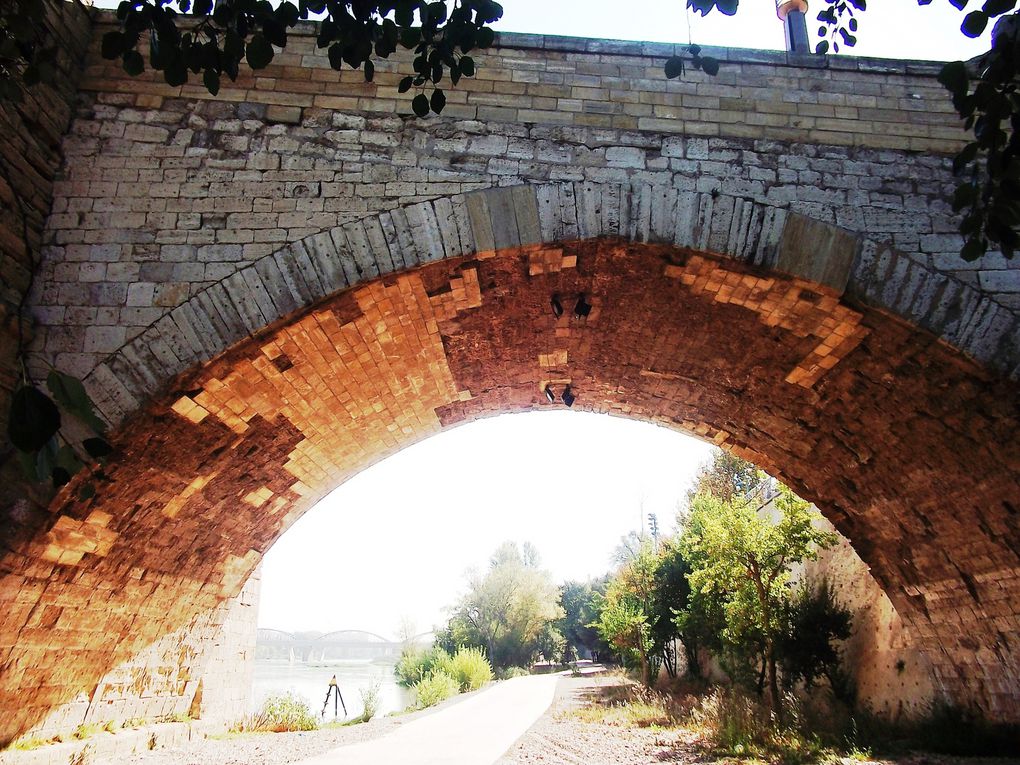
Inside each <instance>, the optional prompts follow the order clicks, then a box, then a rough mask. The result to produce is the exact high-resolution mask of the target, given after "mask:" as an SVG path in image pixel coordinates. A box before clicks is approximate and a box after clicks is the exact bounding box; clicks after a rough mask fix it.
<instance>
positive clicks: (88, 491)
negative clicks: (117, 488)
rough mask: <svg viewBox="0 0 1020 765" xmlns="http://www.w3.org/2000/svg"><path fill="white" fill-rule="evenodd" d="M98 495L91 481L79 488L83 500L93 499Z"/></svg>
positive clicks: (79, 497)
mask: <svg viewBox="0 0 1020 765" xmlns="http://www.w3.org/2000/svg"><path fill="white" fill-rule="evenodd" d="M94 496H96V487H95V486H94V485H92V484H91V483H86V484H82V487H81V489H79V490H78V499H80V500H81V501H82V502H85V501H87V500H90V499H92V498H93V497H94Z"/></svg>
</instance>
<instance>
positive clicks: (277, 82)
mask: <svg viewBox="0 0 1020 765" xmlns="http://www.w3.org/2000/svg"><path fill="white" fill-rule="evenodd" d="M99 31H102V25H100V30H99ZM97 45H98V43H97V42H96V43H94V45H93V50H92V53H91V57H90V59H89V62H90V63H89V65H88V69H87V72H86V77H85V81H84V84H83V93H82V95H81V97H80V99H79V101H78V107H77V113H76V114H77V116H76V118H75V120H74V122H73V125H72V128H71V131H70V133H69V135H68V136H67V137H66V139H65V140H64V143H63V151H64V154H65V162H64V165H63V168H62V170H61V174H60V180H59V181H58V183H57V184H56V186H55V194H54V204H53V214H52V215H51V216H50V218H49V221H48V223H47V227H46V231H45V235H44V242H45V244H44V262H43V265H42V267H41V269H40V270H39V273H38V276H37V279H36V283H35V286H34V290H33V293H32V301H31V307H32V313H33V316H34V317H35V319H36V321H37V323H38V332H37V334H36V336H35V339H34V342H33V346H32V347H33V349H34V352H35V354H36V355H35V366H34V368H36V369H39V370H41V369H42V368H43V367H44V366H45V363H46V362H55V363H56V364H57V365H58V366H60V367H61V368H63V369H65V370H67V371H69V372H72V373H75V374H78V375H81V376H83V377H86V376H88V382H89V385H90V386H91V390H92V392H93V393H94V394H95V396H96V399H97V403H99V405H100V406H101V407H102V409H103V411H104V413H105V414H106V415H107V416H108V418H109V419H110V420H111V421H113V422H125V423H126V426H125V427H124V428H123V429H121V430H119V431H118V432H117V434H116V439H115V440H116V442H117V444H118V448H119V450H120V451H119V453H118V459H117V460H116V461H115V462H116V464H115V465H113V466H112V467H111V474H112V475H113V477H114V479H115V482H114V483H113V484H112V485H111V486H109V487H107V488H106V489H105V491H104V493H103V495H102V496H100V497H99V498H98V499H97V500H95V501H92V502H84V503H83V502H78V501H75V500H74V499H73V498H72V497H73V495H72V494H70V493H68V492H70V491H72V490H73V487H72V488H71V489H68V490H66V491H65V492H63V493H62V494H61V495H60V496H59V497H58V498H57V500H56V501H55V502H54V503H53V505H52V506H51V508H50V509H49V511H47V512H45V513H37V514H34V515H30V514H26V513H24V512H23V511H22V510H20V509H18V507H14V508H11V507H4V513H5V515H4V520H5V522H6V524H5V526H4V528H5V530H6V529H13V530H15V531H16V535H15V536H16V543H15V544H12V545H11V546H10V550H9V552H5V555H4V558H3V560H2V561H0V641H2V642H0V666H2V667H3V672H0V702H2V703H3V705H4V706H5V707H6V708H10V709H11V713H10V714H9V715H8V716H7V717H6V718H5V719H4V720H3V721H2V724H0V741H3V740H5V739H7V738H10V737H11V736H13V735H17V734H18V733H21V732H23V731H25V730H28V729H30V728H33V727H38V726H39V725H42V726H44V727H47V728H48V727H52V726H53V725H56V722H55V721H53V720H52V719H51V718H55V717H60V716H61V715H67V717H66V719H67V720H70V719H73V718H74V716H75V715H79V714H84V713H86V712H87V710H88V709H89V703H88V702H89V701H90V700H91V699H92V697H93V696H94V695H95V694H96V693H97V691H95V690H94V689H97V688H99V687H103V688H107V687H108V686H118V687H119V688H121V689H128V688H130V686H131V684H132V683H133V682H134V681H135V680H138V682H139V686H138V689H137V690H138V691H139V692H141V691H145V690H146V689H149V688H155V689H156V691H155V692H154V694H153V699H154V700H153V701H152V704H153V706H154V708H155V706H159V705H163V706H165V708H166V709H168V710H170V709H173V710H178V709H183V708H185V707H187V708H189V709H190V708H191V706H192V702H193V700H194V697H195V694H197V692H198V678H199V676H200V674H201V672H202V671H204V670H205V668H206V666H207V665H208V661H207V660H206V659H204V658H203V657H208V656H210V655H213V654H210V653H209V652H208V647H209V646H212V645H213V644H214V643H215V640H216V637H215V636H216V634H217V631H218V625H219V624H220V623H222V621H223V616H222V614H223V613H224V612H225V611H224V609H225V608H226V607H225V606H224V603H225V601H227V600H229V599H230V598H232V597H234V596H236V595H237V594H238V592H239V591H240V590H241V588H242V586H243V584H244V582H245V581H246V579H247V578H248V576H249V574H250V573H251V572H252V571H253V570H254V569H255V568H256V566H257V564H258V562H259V560H260V558H261V555H262V553H263V552H264V551H265V550H266V549H267V548H268V546H269V545H270V544H271V543H272V541H273V540H274V539H276V538H277V537H278V536H279V534H281V533H282V532H283V531H284V530H285V529H286V528H287V527H288V526H289V525H290V523H292V522H293V520H294V519H295V518H297V517H298V516H299V515H300V514H301V513H302V512H304V511H305V510H306V509H307V508H308V507H309V506H311V504H313V503H314V501H315V500H316V499H317V498H318V497H320V496H322V495H323V494H324V493H326V492H327V491H329V490H330V489H331V488H333V487H334V486H336V485H337V484H338V483H339V482H341V481H343V480H345V479H346V478H347V477H349V476H351V475H353V474H354V473H356V472H357V471H358V470H360V469H362V468H363V467H364V466H366V465H368V464H371V463H372V462H374V461H376V460H378V459H381V458H384V457H385V456H387V455H388V454H391V453H393V452H394V451H396V450H398V449H399V448H402V446H404V445H406V444H408V443H412V442H414V441H415V440H417V439H420V438H423V437H426V436H427V435H429V434H431V433H434V432H437V430H439V429H441V428H443V427H448V426H452V425H455V424H457V423H459V422H462V421H465V420H469V419H473V418H475V417H480V416H486V415H488V414H493V413H497V412H505V411H519V410H524V409H530V408H537V407H541V406H546V405H548V402H547V400H546V399H545V396H544V394H543V392H542V391H543V388H544V386H545V385H546V384H553V385H557V386H561V385H565V384H567V383H571V384H573V385H574V386H575V390H576V391H577V392H578V393H580V394H581V395H580V396H579V403H578V404H577V407H578V408H584V409H589V410H592V411H601V412H612V413H616V414H622V415H625V416H631V417H636V418H640V419H645V420H648V421H652V422H659V423H662V424H665V425H668V426H670V427H675V428H678V429H681V430H685V431H687V432H693V433H696V434H699V435H701V436H702V437H704V438H707V439H710V440H714V441H715V442H717V443H722V444H725V445H726V446H727V448H731V449H733V450H734V451H736V452H737V453H740V454H742V455H745V456H747V457H748V458H750V459H753V460H754V461H756V462H758V463H759V464H760V465H762V467H764V468H766V469H768V470H770V472H773V473H775V474H776V475H779V476H781V477H782V478H783V479H784V481H785V482H787V483H789V484H790V485H792V486H794V487H795V488H797V490H798V491H799V492H800V493H802V494H803V495H804V496H808V497H810V498H812V499H814V500H816V501H817V502H818V504H819V506H820V507H822V508H823V510H824V511H825V512H826V514H827V516H828V517H829V518H831V519H832V520H833V521H834V523H835V524H836V525H837V526H838V527H839V528H840V529H841V531H843V532H844V533H846V534H847V536H848V537H850V538H851V539H853V540H854V544H855V546H857V548H858V550H859V551H861V554H862V557H863V558H864V559H865V560H867V561H868V563H869V564H870V565H872V566H873V568H874V570H875V572H876V577H877V578H878V580H879V581H880V583H881V584H882V586H883V587H884V588H885V589H886V591H887V592H889V593H890V597H892V598H893V602H894V603H895V605H896V607H897V609H899V610H900V612H901V613H902V614H903V615H904V618H905V619H906V620H907V621H908V623H909V625H910V628H911V629H912V630H913V631H914V632H915V633H916V634H917V636H918V639H919V640H921V641H923V642H924V643H925V645H930V646H933V653H934V658H933V662H934V664H935V667H936V670H937V672H938V673H939V677H940V678H941V682H942V683H943V684H944V685H945V687H946V688H949V689H951V691H952V693H953V694H955V695H956V696H957V697H959V698H960V699H962V700H963V701H964V702H966V703H971V704H974V705H976V706H977V707H978V708H980V709H982V710H983V711H985V712H986V713H988V714H989V715H990V716H991V717H993V718H995V719H999V720H1004V721H1010V720H1014V721H1015V720H1016V719H1020V702H1018V698H1020V679H1018V678H1017V677H1016V676H1015V666H1016V664H1015V662H1014V661H1013V657H1014V656H1015V655H1017V652H1018V651H1020V647H1018V646H1020V642H1018V641H1020V638H1018V635H1020V626H1018V621H1017V620H1018V618H1020V617H1018V614H1020V606H1018V605H1017V604H1018V603H1020V595H1018V594H1017V593H1020V588H1018V587H1017V582H1018V581H1020V565H1018V563H1017V553H1016V550H1018V549H1020V542H1018V541H1017V540H1018V537H1017V534H1018V532H1017V527H1016V521H1015V520H1014V516H1015V515H1016V508H1015V500H1014V499H1013V497H1015V495H1016V491H1017V487H1018V486H1020V484H1018V483H1017V475H1020V464H1018V463H1017V461H1016V454H1017V451H1016V450H1015V449H1014V448H1012V445H1013V444H1015V442H1016V433H1017V427H1018V426H1017V422H1018V418H1020V415H1018V411H1017V401H1018V399H1017V397H1016V393H1015V385H1014V384H1013V383H1011V382H1009V381H1008V380H1005V379H1001V378H1005V377H1009V376H1013V377H1014V378H1015V377H1016V376H1018V375H1020V363H1018V361H1017V360H1016V359H1017V354H1018V353H1020V348H1018V347H1017V339H1018V337H1017V334H1018V333H1015V332H1014V331H1013V329H1014V328H1015V327H1016V326H1017V325H1016V322H1017V317H1016V311H1017V308H1018V306H1017V300H1016V295H1017V292H1018V290H1017V289H1016V287H1015V285H1016V283H1017V279H1016V276H1015V275H1016V274H1018V273H1020V271H1017V270H1016V269H1015V268H1013V266H1014V264H1013V263H1007V262H1005V261H1002V260H1001V259H996V258H995V257H989V258H987V259H986V260H985V261H984V262H983V263H982V264H980V268H979V269H978V270H974V269H959V270H958V269H957V265H959V261H957V260H955V256H954V255H953V253H954V252H955V247H956V246H957V245H958V242H957V241H956V239H955V236H954V235H953V233H952V232H953V231H954V229H955V221H954V220H953V219H952V216H951V215H950V213H949V210H948V208H947V205H946V202H945V199H946V198H947V196H948V192H949V190H950V188H951V186H952V180H951V178H950V176H949V160H948V154H949V153H951V152H952V151H953V150H954V149H955V148H957V147H958V146H959V145H960V143H961V134H960V132H959V130H958V128H957V125H956V122H957V121H956V118H955V116H954V115H953V114H952V112H951V108H950V107H949V104H948V101H947V100H946V99H945V96H944V94H943V92H942V88H941V86H939V85H938V84H937V83H936V82H935V80H934V71H935V70H934V68H933V67H931V66H930V65H923V64H922V65H913V64H905V63H897V62H880V63H879V62H872V61H866V60H856V59H843V60H840V59H816V58H809V59H792V58H789V57H787V56H785V55H775V54H759V53H755V52H751V51H738V52H727V51H722V52H719V55H720V57H721V58H723V59H725V68H724V70H723V71H722V72H721V73H720V75H719V77H718V78H714V79H709V78H706V77H705V76H704V75H701V74H699V73H691V74H690V75H688V77H687V78H685V79H684V80H683V81H682V82H676V81H673V82H668V81H666V80H665V79H664V78H663V77H662V76H661V61H662V57H664V56H665V55H666V54H667V53H668V52H670V50H671V48H670V46H642V45H631V44H616V43H607V42H604V41H577V40H560V39H554V38H542V37H527V36H525V37H517V36H505V37H504V38H503V39H502V44H501V47H498V48H497V49H495V50H494V51H493V52H492V53H491V54H488V55H486V56H484V57H479V65H480V72H479V77H478V78H477V79H475V80H472V81H470V82H465V83H464V84H463V86H462V87H461V88H458V89H456V90H454V91H451V93H450V96H451V99H450V100H451V104H450V106H449V107H448V111H447V113H446V115H445V116H443V117H441V118H432V119H428V120H416V119H413V118H410V117H408V116H405V115H402V114H401V110H403V109H405V108H406V104H405V102H404V101H402V100H398V99H397V96H396V93H395V83H396V80H397V77H398V74H397V73H395V72H394V71H393V67H392V66H391V65H387V66H384V67H380V72H379V74H378V78H377V79H378V81H377V82H376V83H374V84H370V85H366V84H365V83H363V82H360V78H361V75H358V74H355V75H353V76H352V75H351V74H350V73H346V74H344V75H343V76H341V75H338V74H337V73H335V72H333V71H332V70H330V69H328V67H327V66H326V61H325V57H324V56H323V55H322V53H321V52H317V51H315V50H314V42H313V39H312V37H311V36H310V35H309V34H307V33H299V34H296V35H294V37H293V40H292V45H291V46H290V47H289V48H288V51H287V52H286V53H285V54H281V55H279V56H278V57H277V59H276V61H275V62H274V64H273V67H272V68H270V69H268V70H266V71H264V72H262V73H260V75H259V76H258V77H254V76H252V75H250V74H245V75H244V76H243V78H242V79H241V80H239V83H238V84H237V87H232V88H224V90H223V91H221V93H220V96H219V100H215V101H214V100H211V99H209V98H208V96H207V94H204V93H203V91H202V90H201V89H200V88H196V87H194V86H188V87H185V88H180V89H170V88H167V87H166V86H164V85H162V84H159V83H158V82H156V81H154V80H153V79H152V78H145V77H143V78H139V79H131V78H128V77H126V75H124V74H123V73H122V72H120V70H119V69H118V68H117V67H116V65H114V64H111V63H110V62H105V61H102V60H101V59H100V58H99V57H98V55H97V53H96V47H97ZM494 186H506V187H510V186H514V187H515V188H513V189H510V188H506V189H492V188H491V187H494ZM481 189H487V191H484V192H483V191H478V190H481ZM461 192H472V193H469V194H467V195H461ZM380 211H386V212H385V213H384V214H381V215H380V214H378V213H379V212H380ZM828 224H833V225H828ZM835 226H840V227H841V228H839V229H837V228H835ZM863 234H866V236H862V235H863ZM649 242H655V244H648V243H649ZM886 245H892V246H893V247H895V248H896V249H897V250H898V252H894V251H893V250H891V249H889V247H887V246H886ZM436 261H438V262H436ZM1017 265H1020V264H1017ZM944 266H949V270H948V271H946V270H943V271H941V272H940V271H939V267H944ZM988 274H997V276H995V277H994V278H991V277H989V276H988ZM844 290H845V293H844ZM556 291H560V292H562V294H576V293H578V292H585V293H587V294H589V295H590V296H591V298H592V300H593V301H594V310H593V311H592V314H591V315H590V316H589V317H588V318H587V319H586V320H584V321H581V322H575V323H573V324H572V323H571V322H572V321H573V320H572V319H571V317H570V316H566V315H565V316H564V317H562V321H561V322H559V323H557V322H554V321H553V319H552V318H550V317H551V314H550V312H549V296H550V294H552V293H553V292H556ZM894 315H900V316H907V317H917V318H916V321H913V320H911V321H909V322H903V321H900V320H898V319H896V318H894ZM929 320H930V321H929ZM919 327H921V328H919ZM924 327H929V328H932V331H937V332H939V333H940V336H941V337H943V338H944V339H945V340H946V341H947V343H948V344H945V343H940V342H938V341H937V340H936V339H935V338H933V337H932V336H931V335H930V334H928V333H927V332H925V331H924V330H923V328H924ZM964 341H966V342H964ZM961 347H965V348H966V349H967V352H968V353H970V354H971V355H972V356H974V357H975V358H978V359H980V360H981V362H982V364H984V365H985V366H980V365H976V364H974V363H972V362H971V361H969V360H968V359H967V358H966V357H965V356H964V355H962V354H961V353H959V352H958V351H956V350H954V348H961ZM224 351H226V354H225V355H223V354H224ZM1003 359H1006V360H1007V361H1008V363H1006V362H1004V361H1003ZM207 362H211V363H207ZM997 363H998V364H999V366H996V364H997ZM720 370H724V371H723V372H722V373H720ZM989 370H992V371H989ZM317 397H322V398H321V399H320V398H317ZM947 497H952V498H953V501H954V502H955V503H956V505H955V506H958V507H965V508H966V511H965V512H956V513H947V512H946V511H945V508H946V506H947ZM960 624H966V625H967V626H968V629H967V630H964V631H961V629H960ZM52 646H59V647H60V649H61V651H62V652H63V654H64V656H63V659H62V660H63V662H64V664H59V665H58V663H57V660H56V658H55V655H54V652H53V651H52ZM210 661H211V660H210ZM125 668H126V669H125ZM111 678H113V679H112V680H111ZM189 684H190V685H189ZM102 693H103V694H107V691H103V692H102ZM82 694H84V701H85V704H84V706H83V705H82V701H83V697H82ZM202 696H203V699H204V698H205V696H206V688H205V686H203V691H202ZM108 698H110V699H111V708H112V707H113V706H117V705H118V704H119V705H120V707H119V711H118V714H124V715H128V714H129V713H130V710H129V707H130V706H131V704H133V703H135V701H134V700H135V699H137V698H145V697H144V695H142V694H141V693H137V694H134V695H132V694H130V693H127V692H124V693H121V691H120V690H117V688H114V689H113V690H110V691H109V695H108ZM189 698H190V699H191V701H190V702H189V701H188V699H189ZM139 703H140V702H139ZM209 703H210V704H212V705H213V706H214V707H215V706H218V705H216V704H214V702H209ZM200 706H201V704H200ZM210 708H212V707H210ZM69 710H70V711H69ZM62 719H63V718H62ZM61 724H63V723H61Z"/></svg>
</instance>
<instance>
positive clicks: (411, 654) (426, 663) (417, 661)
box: [393, 646, 453, 688]
mask: <svg viewBox="0 0 1020 765" xmlns="http://www.w3.org/2000/svg"><path fill="white" fill-rule="evenodd" d="M452 661H453V659H452V657H451V656H450V654H448V653H447V652H446V651H444V650H443V649H442V648H440V647H439V646H433V647H432V648H430V649H428V650H425V649H422V648H410V649H407V650H405V651H404V652H403V653H401V654H400V659H398V660H397V664H396V666H395V667H394V668H393V673H394V674H395V675H396V676H397V683H399V684H400V685H402V686H404V687H405V688H410V687H412V686H413V685H414V684H415V683H417V682H419V681H421V680H422V679H423V678H424V677H425V676H426V675H428V674H430V673H432V672H445V673H446V674H448V675H452V674H453V672H452V669H451V662H452Z"/></svg>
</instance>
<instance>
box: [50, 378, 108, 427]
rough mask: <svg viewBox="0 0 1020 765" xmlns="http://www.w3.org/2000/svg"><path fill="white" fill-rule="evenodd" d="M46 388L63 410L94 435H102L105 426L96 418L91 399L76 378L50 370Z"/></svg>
mask: <svg viewBox="0 0 1020 765" xmlns="http://www.w3.org/2000/svg"><path fill="white" fill-rule="evenodd" d="M46 387H47V388H49V389H50V393H52V394H53V398H54V400H55V401H56V402H57V403H58V404H60V405H61V406H62V407H64V409H66V410H67V411H68V412H70V413H71V414H73V415H74V416H75V417H77V418H78V419H79V420H81V421H82V422H84V423H85V424H86V425H88V426H89V427H90V428H92V429H93V430H94V431H95V432H96V433H103V432H104V431H105V430H106V426H105V425H104V424H103V421H102V420H100V419H99V418H98V417H97V416H96V412H95V407H94V406H93V404H92V399H91V398H89V394H88V393H87V392H86V391H85V386H84V385H82V384H81V380H79V379H78V378H77V377H72V376H71V375H68V374H64V373H63V372H61V371H59V370H57V369H51V370H50V373H49V375H47V377H46Z"/></svg>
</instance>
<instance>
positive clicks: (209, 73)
mask: <svg viewBox="0 0 1020 765" xmlns="http://www.w3.org/2000/svg"><path fill="white" fill-rule="evenodd" d="M202 82H203V83H205V89H206V90H208V91H209V93H211V94H212V95H214V96H215V95H216V94H217V93H219V92H220V75H219V74H218V73H217V72H216V70H215V69H206V70H205V74H203V75H202Z"/></svg>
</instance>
